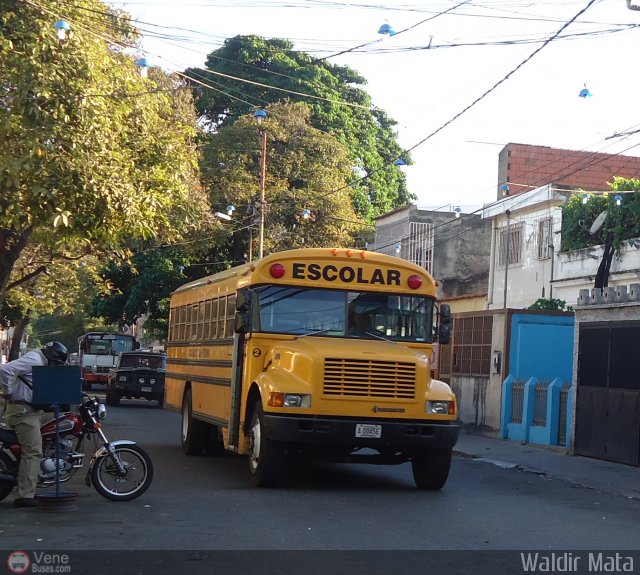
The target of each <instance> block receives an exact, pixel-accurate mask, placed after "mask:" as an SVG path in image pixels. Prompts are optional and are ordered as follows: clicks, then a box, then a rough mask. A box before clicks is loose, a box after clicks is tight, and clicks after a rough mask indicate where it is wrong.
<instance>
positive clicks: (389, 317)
mask: <svg viewBox="0 0 640 575" xmlns="http://www.w3.org/2000/svg"><path fill="white" fill-rule="evenodd" d="M256 292H257V294H258V299H259V317H258V318H255V319H256V320H257V324H256V325H254V331H257V332H268V333H286V334H295V335H304V334H314V333H315V334H318V335H325V336H334V337H346V338H365V339H376V338H384V339H391V340H393V341H414V342H427V343H429V342H431V341H433V327H432V326H433V305H434V302H433V300H432V299H429V298H425V297H418V296H408V295H397V294H384V293H372V292H360V291H344V290H323V289H310V288H292V287H283V286H273V285H267V286H261V287H258V288H257V289H256Z"/></svg>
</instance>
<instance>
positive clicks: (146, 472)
mask: <svg viewBox="0 0 640 575" xmlns="http://www.w3.org/2000/svg"><path fill="white" fill-rule="evenodd" d="M114 449H115V452H116V457H118V458H119V459H120V461H121V462H122V465H123V466H124V468H125V474H124V475H122V476H121V475H119V474H118V468H117V466H116V464H115V463H114V462H113V460H112V459H111V456H109V455H105V456H103V457H100V458H98V460H97V461H96V462H95V463H94V465H93V467H92V469H91V484H92V485H93V486H94V487H95V490H96V491H97V492H98V493H99V494H100V495H102V496H103V497H106V498H107V499H110V500H111V501H131V500H132V499H135V498H136V497H140V495H142V494H143V493H144V492H145V491H146V490H147V489H148V488H149V485H151V480H152V479H153V463H151V459H150V458H149V456H148V455H147V453H146V452H145V451H144V449H142V447H140V446H138V445H135V444H127V445H116V446H115V448H114Z"/></svg>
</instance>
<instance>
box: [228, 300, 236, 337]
mask: <svg viewBox="0 0 640 575" xmlns="http://www.w3.org/2000/svg"><path fill="white" fill-rule="evenodd" d="M235 320H236V294H233V295H230V296H228V297H227V328H226V336H227V337H233V328H234V324H235Z"/></svg>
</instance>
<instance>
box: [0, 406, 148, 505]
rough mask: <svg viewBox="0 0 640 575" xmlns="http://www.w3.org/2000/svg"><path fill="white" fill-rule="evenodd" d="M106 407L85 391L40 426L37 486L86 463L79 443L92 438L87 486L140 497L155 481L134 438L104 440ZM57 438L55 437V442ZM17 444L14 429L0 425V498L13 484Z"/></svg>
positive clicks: (64, 477) (109, 494)
mask: <svg viewBox="0 0 640 575" xmlns="http://www.w3.org/2000/svg"><path fill="white" fill-rule="evenodd" d="M106 416H107V408H106V407H105V405H104V404H103V403H100V401H99V400H98V398H97V397H93V398H91V397H89V396H88V395H83V397H82V401H81V403H80V405H78V407H77V409H76V411H75V412H72V411H67V412H63V413H58V417H57V420H56V417H55V415H54V416H53V417H52V419H50V420H49V421H46V422H45V423H44V424H43V425H42V427H41V428H40V432H41V433H42V455H43V457H42V461H41V462H40V474H39V476H38V487H50V486H53V485H56V484H57V483H64V482H66V481H69V479H71V477H73V475H74V474H75V473H76V471H77V470H78V469H81V468H82V467H83V466H84V457H85V454H84V451H83V444H84V440H85V438H87V437H92V438H93V443H94V446H95V453H94V454H93V457H92V458H91V461H90V462H89V468H88V471H87V475H86V477H85V483H86V485H87V486H88V487H90V486H91V485H93V487H94V488H95V490H96V491H97V492H98V493H99V494H100V495H102V496H103V497H106V498H107V499H110V500H112V501H131V500H132V499H135V498H136V497H140V495H142V494H143V493H144V492H145V491H146V490H147V489H148V488H149V485H150V484H151V480H152V479H153V464H152V462H151V459H150V458H149V456H148V455H147V453H146V452H145V451H144V450H143V449H142V448H141V447H140V446H139V445H137V444H136V443H135V442H134V441H129V440H126V439H120V440H117V441H109V440H107V438H106V436H105V434H104V432H103V431H102V423H101V421H102V420H103V419H104V418H105V417H106ZM56 439H57V441H56ZM20 454H21V448H20V444H19V443H18V438H17V437H16V434H15V432H14V431H13V430H11V429H9V428H0V501H2V500H3V499H4V498H6V497H7V496H8V495H9V493H11V491H12V490H13V488H14V487H15V486H16V484H17V482H18V481H17V477H18V466H19V464H20Z"/></svg>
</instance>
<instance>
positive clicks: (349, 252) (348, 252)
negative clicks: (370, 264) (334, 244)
mask: <svg viewBox="0 0 640 575" xmlns="http://www.w3.org/2000/svg"><path fill="white" fill-rule="evenodd" d="M352 255H353V252H352V251H351V250H347V257H349V258H350V257H351V256H352Z"/></svg>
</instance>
